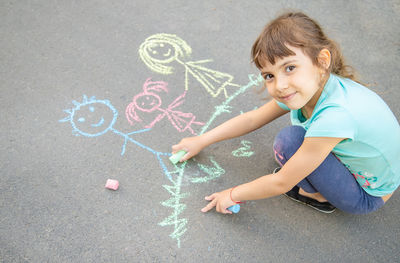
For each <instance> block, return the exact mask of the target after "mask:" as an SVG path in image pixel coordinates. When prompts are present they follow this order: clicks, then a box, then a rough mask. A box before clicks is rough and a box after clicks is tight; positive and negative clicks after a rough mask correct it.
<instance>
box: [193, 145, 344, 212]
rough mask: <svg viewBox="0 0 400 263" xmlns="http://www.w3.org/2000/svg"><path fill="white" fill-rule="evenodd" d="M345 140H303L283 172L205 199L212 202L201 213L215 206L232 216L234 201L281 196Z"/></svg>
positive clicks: (219, 210) (283, 168)
mask: <svg viewBox="0 0 400 263" xmlns="http://www.w3.org/2000/svg"><path fill="white" fill-rule="evenodd" d="M343 139H344V138H330V137H312V138H305V139H304V142H303V144H302V145H301V146H300V148H299V149H298V150H297V152H296V153H295V154H294V155H293V156H292V158H290V159H289V160H288V161H287V162H286V164H285V165H284V166H283V167H282V169H281V170H280V171H279V172H277V173H275V174H268V175H265V176H262V177H260V178H258V179H256V180H254V181H251V182H248V183H245V184H242V185H239V186H237V187H235V188H234V189H233V191H231V189H232V188H230V189H226V190H224V191H222V192H219V193H214V194H212V195H210V196H207V197H206V200H208V201H211V202H210V203H209V204H208V205H207V206H205V207H204V208H203V209H202V210H201V211H202V212H207V211H209V210H210V209H212V208H213V207H214V206H215V207H216V210H217V211H218V212H221V213H224V214H227V213H229V214H231V212H230V211H228V210H226V209H227V208H228V207H229V206H232V205H234V204H235V202H233V201H232V200H231V197H232V199H233V200H234V201H242V200H257V199H263V198H268V197H272V196H277V195H281V194H283V193H286V192H288V191H289V190H290V189H292V188H293V187H294V186H295V185H296V184H297V183H298V182H300V181H301V180H303V179H304V178H305V177H307V176H308V175H309V174H310V173H312V172H313V171H314V170H315V169H316V168H317V167H318V166H319V165H320V164H321V163H322V162H323V161H324V160H325V159H326V157H327V156H328V154H329V153H330V152H331V151H332V149H333V148H334V147H335V145H336V144H338V143H339V142H340V141H342V140H343Z"/></svg>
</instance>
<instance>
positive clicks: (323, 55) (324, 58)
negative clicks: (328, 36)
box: [318, 48, 331, 69]
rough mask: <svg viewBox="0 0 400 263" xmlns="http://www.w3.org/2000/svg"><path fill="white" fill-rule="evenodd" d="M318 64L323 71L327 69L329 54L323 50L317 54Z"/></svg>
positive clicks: (326, 50)
mask: <svg viewBox="0 0 400 263" xmlns="http://www.w3.org/2000/svg"><path fill="white" fill-rule="evenodd" d="M318 62H319V64H320V65H321V67H323V68H324V69H328V68H329V66H330V65H331V52H330V51H329V50H328V49H326V48H324V49H322V50H321V51H320V52H319V55H318Z"/></svg>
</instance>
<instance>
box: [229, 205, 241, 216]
mask: <svg viewBox="0 0 400 263" xmlns="http://www.w3.org/2000/svg"><path fill="white" fill-rule="evenodd" d="M228 210H229V211H231V212H232V213H234V214H237V213H239V211H240V205H239V204H236V205H233V206H230V207H228Z"/></svg>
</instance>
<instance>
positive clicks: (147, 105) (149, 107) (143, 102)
mask: <svg viewBox="0 0 400 263" xmlns="http://www.w3.org/2000/svg"><path fill="white" fill-rule="evenodd" d="M134 102H135V105H136V107H137V108H138V109H139V110H140V111H144V112H152V111H154V110H156V109H158V108H159V107H160V106H161V99H160V97H159V96H157V95H155V94H153V93H145V94H139V95H138V96H136V97H135V98H134Z"/></svg>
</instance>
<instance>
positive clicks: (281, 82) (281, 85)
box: [275, 78, 289, 91]
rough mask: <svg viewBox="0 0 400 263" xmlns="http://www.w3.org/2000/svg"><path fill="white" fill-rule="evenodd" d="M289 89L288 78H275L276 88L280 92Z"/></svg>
mask: <svg viewBox="0 0 400 263" xmlns="http://www.w3.org/2000/svg"><path fill="white" fill-rule="evenodd" d="M288 87H289V85H288V82H287V79H286V78H275V88H276V89H277V90H278V91H283V90H285V89H287V88H288Z"/></svg>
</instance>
